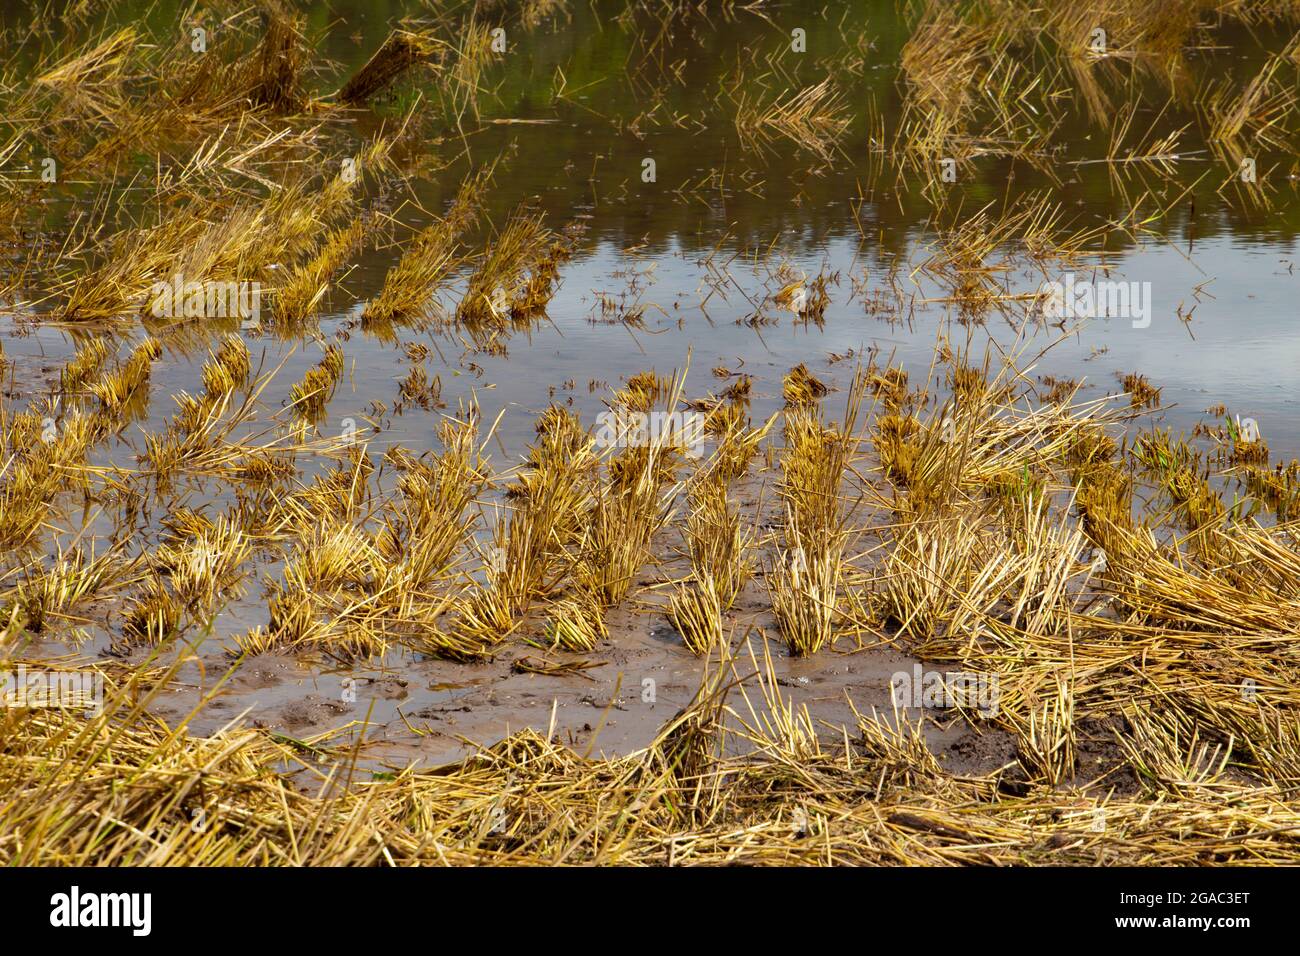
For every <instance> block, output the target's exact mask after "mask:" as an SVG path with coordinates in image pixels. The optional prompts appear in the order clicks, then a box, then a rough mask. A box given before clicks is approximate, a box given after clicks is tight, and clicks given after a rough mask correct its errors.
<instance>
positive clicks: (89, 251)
mask: <svg viewBox="0 0 1300 956" xmlns="http://www.w3.org/2000/svg"><path fill="white" fill-rule="evenodd" d="M843 6H844V7H845V9H841V5H836V4H814V3H802V2H774V3H756V4H749V5H739V4H731V3H720V4H701V5H698V6H695V5H690V4H685V3H678V2H669V0H659V2H656V0H650V2H626V0H623V2H608V3H607V2H602V0H593V2H592V3H590V4H587V3H576V2H567V3H566V2H563V0H523V2H505V0H501V2H480V3H477V4H460V3H442V2H439V0H424V2H409V3H385V4H380V3H360V2H358V3H352V2H344V0H334V2H329V3H319V4H312V3H305V2H302V3H297V4H292V3H289V2H288V0H263V2H260V3H257V4H254V5H251V6H244V5H236V4H225V3H220V2H213V3H202V4H197V5H194V4H179V3H169V2H163V0H156V2H150V3H143V2H111V0H106V2H94V0H90V2H83V3H77V4H69V5H68V7H67V9H66V10H56V9H54V8H53V7H46V6H45V5H42V4H31V5H28V6H26V7H24V5H21V4H19V5H10V6H6V7H5V8H4V10H3V11H0V28H2V29H3V31H4V32H3V34H2V35H0V41H2V42H0V48H2V49H3V50H4V60H3V64H2V65H0V356H2V363H3V364H2V366H0V368H2V370H3V390H2V392H0V426H2V428H3V448H2V449H0V464H2V465H3V471H0V543H3V563H2V564H0V608H3V619H2V620H0V627H2V628H3V630H0V652H2V654H3V660H4V672H5V674H6V675H7V676H6V683H5V684H4V685H3V686H2V687H0V690H4V691H5V692H6V694H7V697H6V702H7V703H8V705H9V706H7V707H6V708H5V709H4V710H2V711H0V730H2V731H3V737H2V738H0V860H3V861H5V862H7V863H8V862H14V863H74V862H75V863H109V864H164V863H199V864H229V863H236V862H243V863H259V864H278V863H309V864H330V863H380V864H384V863H393V862H429V863H447V862H452V863H472V862H584V863H616V862H617V863H671V864H676V863H682V864H686V863H716V862H724V861H739V862H776V863H801V862H806V863H828V862H829V863H835V862H871V863H924V864H944V863H975V862H985V863H987V862H999V863H1008V862H1018V863H1057V862H1065V863H1135V864H1140V863H1169V864H1192V863H1196V864H1204V863H1233V862H1247V861H1249V862H1256V863H1258V862H1264V861H1274V862H1295V860H1296V857H1297V851H1296V844H1295V841H1294V839H1293V838H1292V837H1291V836H1289V835H1287V834H1288V832H1289V830H1291V829H1294V828H1295V827H1296V826H1297V825H1300V816H1298V814H1300V811H1298V810H1297V809H1296V804H1295V796H1296V794H1295V788H1296V786H1297V780H1300V731H1298V730H1297V728H1298V727H1300V724H1297V721H1296V717H1297V707H1300V691H1297V687H1300V680H1298V678H1300V660H1298V659H1297V652H1296V646H1297V645H1296V641H1297V639H1300V544H1298V543H1297V540H1296V534H1295V524H1294V522H1295V520H1296V512H1297V506H1298V504H1300V462H1297V458H1298V457H1300V415H1298V414H1297V413H1298V412H1300V324H1298V322H1297V318H1298V317H1300V311H1298V309H1300V306H1298V305H1297V303H1298V302H1300V276H1298V275H1297V273H1296V268H1295V266H1296V258H1297V254H1298V247H1297V241H1296V235H1297V229H1298V228H1300V194H1298V190H1300V160H1298V159H1297V147H1298V146H1300V135H1298V134H1300V114H1298V112H1297V107H1298V105H1300V102H1298V94H1297V89H1298V83H1297V80H1298V78H1300V35H1298V34H1297V26H1298V24H1300V9H1297V8H1296V7H1295V6H1294V5H1293V4H1291V3H1285V2H1278V3H1270V2H1260V3H1254V4H1245V5H1243V4H1238V3H1226V2H1214V0H1199V2H1194V0H1176V2H1159V3H1155V2H1153V3H1136V4H1122V3H1117V2H1110V0H1088V2H1083V3H1071V4H1065V3H1060V4H1057V3H1049V4H1046V5H1031V4H1024V3H1019V2H1011V0H1005V2H987V3H967V4H952V3H931V4H926V3H921V2H893V0H891V2H882V3H861V4H851V5H843ZM19 669H21V673H22V674H23V675H24V678H23V680H25V679H26V678H27V677H28V676H30V677H31V678H32V681H33V683H32V684H31V686H32V687H43V688H44V689H45V690H46V691H48V693H46V695H45V697H42V698H40V699H37V698H36V697H34V696H32V694H30V693H27V691H26V690H24V687H25V686H26V685H24V684H23V682H22V680H17V681H16V680H15V679H14V678H13V676H12V675H15V674H18V673H20V670H19ZM60 675H63V676H65V677H66V678H67V681H66V683H67V685H68V687H72V688H74V689H75V688H77V687H83V688H91V689H92V691H93V692H90V691H88V692H87V693H88V694H89V696H90V697H93V698H94V700H93V701H91V702H90V703H92V704H93V705H94V706H89V707H87V706H82V705H85V704H86V703H87V702H86V701H85V700H82V699H81V697H77V699H76V700H75V701H74V700H71V699H70V698H68V697H67V695H66V694H65V695H64V697H63V698H58V700H55V698H57V697H58V695H57V694H55V693H54V692H55V691H56V690H58V688H59V686H60V681H59V677H60ZM42 681H43V682H44V684H42ZM78 681H81V682H82V683H81V684H78V683H77V682H78ZM65 690H66V688H65ZM60 693H62V691H60ZM24 694H26V696H24ZM73 696H76V695H75V694H74V695H73ZM83 696H85V695H83ZM56 703H57V704H58V706H55V704H56ZM108 753H111V754H112V758H113V759H112V760H104V759H102V758H103V755H104V754H108ZM50 755H54V757H53V758H52V757H51V756H50ZM56 758H57V759H56ZM200 777H202V778H203V780H204V781H205V782H204V784H203V785H202V786H198V785H196V781H197V780H199V778H200ZM127 778H129V779H130V780H131V782H132V785H133V789H132V796H131V797H130V799H129V800H128V801H126V805H125V806H122V805H119V802H120V801H119V796H118V793H117V788H118V785H119V784H120V782H121V781H122V780H123V779H127ZM196 814H197V815H199V816H201V817H202V818H203V819H204V820H205V821H210V825H206V824H205V826H204V827H202V828H195V827H194V826H192V823H193V820H194V819H195V817H196ZM358 820H360V821H362V822H360V823H358V822H357V821H358ZM124 821H125V822H124ZM128 824H129V825H128ZM308 824H309V825H310V827H311V828H312V832H314V833H316V834H317V836H316V837H315V838H314V842H312V843H311V844H310V845H309V844H306V843H302V842H299V841H298V840H297V839H296V838H295V836H294V834H295V832H302V829H303V827H304V826H305V825H308ZM51 828H53V831H55V832H57V833H59V834H61V835H60V836H59V837H58V838H55V839H45V840H41V841H34V840H33V839H30V838H29V837H31V835H33V834H36V833H46V832H50V831H51ZM6 834H7V835H6Z"/></svg>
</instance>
